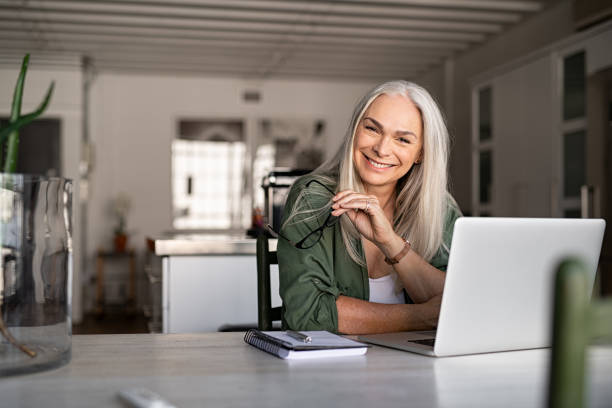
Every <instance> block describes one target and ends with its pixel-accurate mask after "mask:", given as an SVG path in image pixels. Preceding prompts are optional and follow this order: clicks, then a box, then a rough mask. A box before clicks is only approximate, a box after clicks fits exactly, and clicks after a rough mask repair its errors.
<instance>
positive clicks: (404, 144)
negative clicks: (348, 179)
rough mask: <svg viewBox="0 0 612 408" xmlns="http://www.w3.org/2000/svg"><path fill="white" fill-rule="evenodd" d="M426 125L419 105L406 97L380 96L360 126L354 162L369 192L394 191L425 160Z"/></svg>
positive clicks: (358, 127) (356, 136) (354, 144)
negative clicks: (423, 155)
mask: <svg viewBox="0 0 612 408" xmlns="http://www.w3.org/2000/svg"><path fill="white" fill-rule="evenodd" d="M422 150H423V125H422V120H421V113H420V112H419V110H418V108H417V107H416V105H415V104H414V103H413V102H412V101H411V100H410V99H408V98H407V97H405V96H403V95H385V94H383V95H380V96H378V97H377V98H376V99H375V100H374V101H373V102H372V103H371V104H370V106H369V107H368V109H367V110H366V111H365V113H364V114H363V118H362V119H361V121H360V122H359V124H358V125H357V130H356V132H355V140H354V142H353V160H354V162H355V168H356V170H357V172H358V173H359V176H360V177H361V180H362V182H363V184H364V187H365V188H366V191H372V190H373V189H375V188H379V187H383V186H384V187H392V188H394V187H395V185H396V184H397V181H398V180H399V179H400V178H402V177H403V176H404V175H405V174H406V173H408V171H409V170H410V169H411V168H412V166H413V165H414V163H415V162H417V161H420V160H421V155H422Z"/></svg>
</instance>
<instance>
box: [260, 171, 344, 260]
mask: <svg viewBox="0 0 612 408" xmlns="http://www.w3.org/2000/svg"><path fill="white" fill-rule="evenodd" d="M312 183H317V184H319V185H320V186H322V187H323V188H324V189H326V190H327V191H329V193H330V194H331V195H332V196H334V195H335V193H334V192H333V191H331V190H330V189H329V188H328V187H327V186H326V185H324V184H323V183H321V182H320V181H317V180H310V181H309V182H308V183H306V188H308V187H310V185H311V184H312ZM339 218H340V217H336V216H333V215H332V214H331V210H330V213H329V215H328V216H327V218H326V219H325V222H323V224H322V225H321V226H320V227H319V228H317V229H315V230H312V231H310V232H309V233H308V235H306V236H305V237H304V238H302V239H301V240H299V241H298V242H293V241H292V240H290V239H289V238H287V237H285V236H284V235H283V234H281V233H280V232H276V231H274V230H273V229H272V227H271V226H270V225H269V224H266V230H268V231H269V232H270V233H271V234H272V236H274V237H275V238H279V237H280V238H282V239H284V240H285V241H287V242H289V243H290V244H291V245H293V246H294V247H296V248H297V249H308V248H312V247H313V246H315V245H316V244H317V243H318V242H319V241H320V240H321V237H322V236H323V230H325V228H327V227H332V226H334V225H335V224H336V223H337V222H338V219H339Z"/></svg>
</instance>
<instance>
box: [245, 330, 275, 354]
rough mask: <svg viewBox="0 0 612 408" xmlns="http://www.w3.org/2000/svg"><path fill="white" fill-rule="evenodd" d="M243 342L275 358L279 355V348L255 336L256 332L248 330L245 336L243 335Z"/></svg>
mask: <svg viewBox="0 0 612 408" xmlns="http://www.w3.org/2000/svg"><path fill="white" fill-rule="evenodd" d="M244 341H246V342H247V343H249V344H251V345H253V346H255V347H257V348H258V349H260V350H263V351H265V352H267V353H270V354H273V355H275V356H278V355H280V349H281V346H279V345H277V344H274V343H270V342H269V341H267V340H265V339H262V338H261V337H259V336H258V335H257V332H255V331H253V330H249V331H248V332H246V334H245V335H244Z"/></svg>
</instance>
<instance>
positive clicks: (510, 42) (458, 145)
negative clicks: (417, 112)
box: [415, 0, 573, 211]
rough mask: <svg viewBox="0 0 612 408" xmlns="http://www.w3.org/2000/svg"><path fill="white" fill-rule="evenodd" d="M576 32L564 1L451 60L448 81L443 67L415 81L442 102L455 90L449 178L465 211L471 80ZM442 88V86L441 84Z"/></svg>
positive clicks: (467, 207) (468, 196) (468, 198)
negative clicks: (451, 71)
mask: <svg viewBox="0 0 612 408" xmlns="http://www.w3.org/2000/svg"><path fill="white" fill-rule="evenodd" d="M572 32H573V21H572V1H570V0H565V1H561V2H559V3H558V4H556V5H554V6H553V7H551V8H550V9H547V10H545V11H544V12H542V13H540V14H537V15H535V16H533V17H532V18H529V19H527V20H526V21H524V22H522V23H520V24H518V25H517V26H516V27H513V28H511V29H510V30H508V31H507V32H504V33H503V34H501V35H499V36H497V37H496V38H493V39H491V41H489V42H487V43H485V44H484V45H482V46H479V47H477V48H475V49H474V50H471V51H469V52H466V53H464V54H461V55H459V56H457V57H454V58H452V66H453V71H454V75H452V77H451V78H450V80H449V81H446V80H445V75H444V70H445V68H444V67H440V68H438V69H435V70H432V71H430V72H428V73H427V74H425V75H423V76H422V77H420V78H417V79H416V80H415V82H417V83H419V84H423V85H424V86H426V87H427V86H428V85H429V86H431V90H432V93H434V96H435V97H436V98H437V99H438V100H439V101H445V95H444V94H440V92H445V94H448V91H447V90H446V89H445V87H448V86H451V87H452V92H451V95H453V96H452V100H453V103H452V104H448V103H446V104H444V102H443V106H444V107H445V109H449V108H450V109H452V110H453V111H452V114H448V115H447V116H448V117H450V118H451V120H450V121H449V130H450V132H451V134H452V136H453V137H454V139H455V143H454V146H453V151H452V154H451V164H450V177H451V183H452V191H453V194H454V195H455V198H456V199H457V201H458V202H459V205H460V206H461V208H462V209H463V210H464V211H470V209H471V194H472V193H471V192H472V186H471V131H470V126H471V103H470V95H471V81H470V80H471V78H473V77H474V76H476V75H478V74H480V73H482V72H484V71H487V70H490V69H492V68H493V67H496V66H498V65H502V64H504V63H506V62H508V61H512V60H514V59H516V58H519V57H521V56H524V55H525V54H528V53H530V52H532V51H534V50H537V49H539V48H541V47H544V46H546V45H548V44H551V43H553V42H555V41H557V40H560V39H562V38H564V37H566V36H568V35H570V34H572ZM440 83H442V84H443V86H442V87H440V86H439V84H440Z"/></svg>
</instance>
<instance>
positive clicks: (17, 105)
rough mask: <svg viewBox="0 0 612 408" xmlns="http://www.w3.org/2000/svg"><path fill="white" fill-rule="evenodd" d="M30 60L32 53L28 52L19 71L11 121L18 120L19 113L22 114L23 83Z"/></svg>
mask: <svg viewBox="0 0 612 408" xmlns="http://www.w3.org/2000/svg"><path fill="white" fill-rule="evenodd" d="M29 61H30V54H26V55H25V57H23V62H22V63H21V71H20V72H19V77H18V78H17V83H16V84H15V92H14V93H13V105H12V107H11V122H14V121H16V120H17V118H18V117H19V115H21V100H22V98H23V84H24V82H25V76H26V71H27V70H28V63H29Z"/></svg>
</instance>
